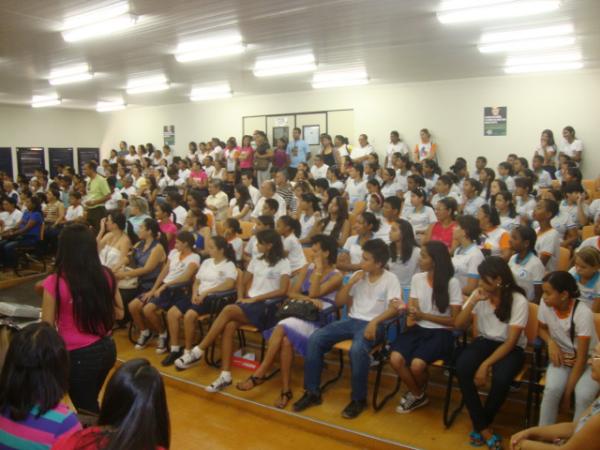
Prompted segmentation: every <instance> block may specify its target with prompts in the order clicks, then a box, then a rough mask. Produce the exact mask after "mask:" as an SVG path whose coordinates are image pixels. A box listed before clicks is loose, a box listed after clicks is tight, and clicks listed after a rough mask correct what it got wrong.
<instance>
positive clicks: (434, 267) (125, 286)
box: [0, 127, 600, 449]
mask: <svg viewBox="0 0 600 450" xmlns="http://www.w3.org/2000/svg"><path fill="white" fill-rule="evenodd" d="M358 141H359V143H358V145H356V146H355V147H354V148H351V147H350V146H348V144H347V139H346V138H344V137H342V136H336V137H335V139H332V138H331V137H330V136H329V135H326V134H324V135H322V136H321V149H320V152H318V154H316V155H311V154H310V151H309V146H308V145H306V142H304V141H303V140H302V139H301V135H300V130H299V129H295V130H294V133H293V139H292V140H290V142H287V141H286V140H284V139H281V140H279V141H278V142H277V143H275V146H274V148H271V146H270V145H269V143H268V140H267V137H266V135H265V133H263V132H261V131H257V132H255V134H254V136H244V137H243V139H242V145H241V146H238V145H237V141H236V139H235V138H229V139H228V140H227V142H226V143H224V142H222V141H221V140H220V139H217V138H214V139H212V140H211V141H210V142H208V143H200V145H197V144H196V143H195V142H191V143H190V145H189V153H188V154H187V155H185V157H180V156H174V155H172V153H171V150H170V148H169V147H168V146H165V147H164V148H163V150H162V151H160V150H158V149H155V148H154V147H153V146H152V145H151V144H147V145H139V146H138V147H137V148H135V147H134V146H129V147H127V144H126V143H125V142H121V143H120V149H119V150H113V151H112V152H111V155H110V158H109V159H106V160H103V161H102V162H101V165H99V166H97V165H96V164H95V163H93V162H92V163H88V164H86V166H85V173H84V174H83V175H82V176H78V175H75V174H74V173H73V171H72V169H71V168H68V167H65V168H63V170H61V171H59V175H58V176H57V177H56V178H55V179H54V180H52V181H49V180H47V174H46V173H45V171H43V170H41V169H40V170H38V171H37V172H36V174H35V177H34V178H33V179H31V180H27V179H25V178H24V177H19V179H18V180H17V183H13V182H12V180H7V179H6V177H4V180H3V181H4V182H3V183H2V186H3V194H2V195H3V202H2V204H3V207H2V209H3V211H2V212H1V213H0V226H2V227H3V229H2V234H1V236H2V240H0V262H1V263H2V264H3V265H4V266H7V267H11V266H14V264H16V263H18V261H17V258H16V252H17V251H18V249H19V246H21V245H26V244H30V243H31V242H32V241H35V240H36V239H37V240H39V239H41V238H42V235H41V228H42V227H44V230H45V233H44V235H43V239H44V244H45V245H47V248H48V250H49V251H50V252H53V251H54V249H57V253H56V260H55V273H54V274H53V275H51V276H49V277H48V278H47V279H46V280H45V281H44V283H43V284H42V285H41V287H40V289H41V290H42V291H43V296H44V300H43V320H44V321H45V322H47V323H49V324H51V325H52V326H54V327H56V328H57V329H58V332H59V334H60V337H61V338H62V339H63V340H64V342H65V348H66V352H68V356H69V359H70V364H69V367H70V371H69V375H68V377H69V384H68V386H69V388H68V389H69V394H70V397H71V399H72V401H73V403H74V405H75V407H76V408H77V409H78V410H84V411H89V412H92V413H97V412H98V411H100V417H102V409H101V408H99V406H98V402H97V398H98V392H99V390H100V387H101V386H102V382H103V381H104V379H105V377H106V375H107V373H108V371H109V370H110V368H111V367H112V365H113V364H114V360H115V354H116V350H115V346H114V342H113V340H112V338H111V333H110V331H111V330H112V327H113V325H114V323H115V322H118V323H119V324H123V323H125V322H127V321H129V320H132V321H133V323H134V324H135V329H136V330H137V331H138V332H139V334H138V335H137V336H136V337H137V342H136V344H135V348H136V349H143V348H145V347H147V346H148V345H149V344H150V343H151V342H152V341H153V339H154V338H156V352H157V353H158V354H164V355H165V356H164V359H163V360H162V365H164V366H170V365H174V366H175V368H176V369H177V370H187V369H189V368H191V367H192V366H195V365H198V364H199V363H200V362H201V361H202V359H203V358H204V357H205V355H206V354H207V351H208V350H209V348H210V347H211V346H212V345H214V344H215V343H216V342H217V340H218V339H219V337H220V354H221V371H220V373H219V375H218V376H217V378H216V379H215V380H214V381H213V382H212V383H211V384H210V385H209V386H207V388H206V389H207V391H209V392H217V391H220V390H223V389H225V388H227V387H228V386H230V385H231V384H232V383H233V379H232V374H231V370H230V368H231V364H232V356H233V352H234V338H235V336H236V333H237V331H238V330H239V328H240V327H241V326H244V325H252V326H255V327H256V328H258V329H259V330H260V331H261V332H262V333H263V334H264V336H265V338H266V339H268V344H267V352H266V354H265V357H264V359H263V361H262V363H261V365H260V366H259V367H258V368H257V369H256V371H255V372H254V373H253V374H252V375H251V376H249V377H248V378H247V379H246V380H242V381H240V382H239V383H237V384H236V388H237V389H240V390H244V391H246V390H250V389H253V388H254V387H256V386H258V385H260V384H262V383H264V382H266V381H267V379H268V373H269V371H270V369H271V367H272V366H273V364H274V363H275V361H276V359H277V358H279V367H280V368H281V384H282V386H281V393H280V394H279V395H278V397H277V399H276V400H275V405H276V406H277V407H279V408H285V407H287V405H288V403H289V402H290V401H291V400H292V399H293V396H294V394H293V393H292V391H291V373H292V371H291V368H292V364H293V361H294V355H295V354H299V355H301V356H302V357H303V358H304V393H303V395H302V396H301V397H300V398H299V399H298V400H296V401H295V402H294V404H293V409H294V411H297V412H299V411H303V410H304V409H306V408H308V407H311V406H313V405H317V404H320V403H321V402H322V401H323V399H322V395H321V372H322V369H323V364H324V356H325V354H326V353H328V352H329V351H330V350H331V349H332V347H333V346H334V345H335V344H336V343H338V342H341V341H344V340H351V341H352V345H351V347H350V350H349V359H350V361H351V370H352V376H351V384H352V390H351V398H350V402H349V403H348V405H347V406H346V407H345V408H344V410H343V411H342V416H343V417H345V418H355V417H357V416H358V415H359V414H360V413H361V412H362V411H363V410H364V409H365V408H366V406H367V401H366V399H367V390H368V372H369V368H370V365H371V352H372V351H373V349H374V348H375V347H377V346H378V345H379V344H381V343H382V342H383V341H384V340H385V339H386V333H385V324H386V323H388V322H389V321H393V320H396V319H397V318H398V317H400V316H403V315H404V316H406V318H407V320H406V325H407V326H406V328H405V330H403V331H402V332H401V333H400V334H398V336H397V337H396V338H395V340H394V342H391V349H392V352H391V355H390V363H391V366H392V368H393V369H394V370H395V371H396V373H397V374H398V376H399V377H400V379H401V380H402V382H403V383H404V385H405V386H406V392H405V393H404V395H403V396H402V398H401V399H400V402H399V404H398V407H397V408H396V411H397V412H398V413H401V414H406V413H410V412H412V411H414V410H415V409H417V408H420V407H423V406H425V405H426V404H427V403H428V397H427V384H428V366H429V365H430V364H431V363H433V362H435V361H438V360H445V361H451V360H452V359H453V357H454V356H455V332H456V331H457V330H461V329H466V328H469V327H472V328H473V329H474V330H475V333H474V337H473V339H471V340H470V342H469V343H468V344H467V345H466V347H465V348H464V349H462V351H461V352H460V354H459V355H458V359H457V360H456V367H457V376H458V379H459V384H460V389H461V391H462V395H463V398H464V400H465V404H466V407H467V409H468V411H469V414H470V417H471V421H472V424H473V432H472V433H471V434H470V437H469V439H470V442H471V444H473V445H475V446H487V447H489V448H493V449H496V448H501V446H502V443H501V438H500V436H499V435H498V434H497V433H496V432H495V429H494V420H495V417H496V414H497V412H498V411H499V410H500V408H501V407H502V405H503V403H504V401H505V399H506V397H507V395H508V393H509V390H510V386H511V383H512V382H513V380H514V378H515V376H516V375H517V374H518V373H519V372H520V370H521V368H522V367H523V363H524V350H525V348H526V346H527V344H528V342H527V337H526V336H525V334H524V330H525V328H526V325H527V324H528V323H529V321H531V320H532V318H531V317H529V315H530V311H531V308H530V305H531V304H537V305H539V309H538V310H537V311H538V312H537V316H538V317H537V320H538V321H539V323H540V326H539V331H538V333H537V334H538V336H539V338H540V339H542V340H543V341H544V342H545V343H546V344H547V348H548V355H549V360H550V363H549V366H548V370H547V376H546V385H545V391H544V396H543V402H542V406H541V412H540V428H535V429H533V430H530V431H527V432H523V433H520V434H519V435H517V436H515V438H514V440H513V442H512V443H511V445H513V447H514V448H523V449H526V448H546V447H543V445H544V444H539V443H537V442H534V441H535V440H536V439H537V440H546V438H547V437H548V436H550V435H554V434H560V436H559V437H560V438H561V439H563V440H564V441H565V445H566V446H569V445H573V444H572V442H578V440H579V439H581V437H582V436H591V435H593V433H594V432H595V430H596V429H600V416H598V417H596V413H597V412H598V411H600V408H599V407H598V406H597V403H598V400H596V397H597V395H598V392H599V390H600V385H598V381H597V380H598V378H599V376H600V375H598V373H596V372H597V370H598V369H599V368H598V367H596V365H597V363H596V358H597V357H596V355H595V353H594V351H597V350H598V348H596V344H597V341H598V340H597V331H596V328H595V323H594V313H600V199H595V197H596V196H598V197H600V183H599V182H598V180H596V181H595V182H594V181H592V182H591V184H590V183H588V184H587V185H586V188H585V189H584V186H583V181H584V180H583V177H582V173H581V170H580V165H581V164H582V152H583V144H582V143H581V141H580V140H579V139H577V138H576V137H575V131H574V130H573V129H572V127H565V129H564V130H563V141H562V142H561V143H560V144H559V145H556V144H555V142H554V137H553V134H552V131H551V130H544V131H543V133H542V135H541V139H540V143H539V145H537V146H535V147H536V148H535V151H534V153H533V157H532V158H531V161H530V160H529V159H528V158H524V157H519V156H517V155H514V154H511V155H508V157H507V160H506V161H504V162H502V163H500V164H499V166H498V167H497V170H494V169H493V168H490V167H488V166H487V159H486V158H485V157H484V156H480V157H478V158H477V160H476V162H475V166H474V167H473V168H470V167H469V165H468V162H467V161H466V160H465V159H464V158H457V159H456V161H455V163H454V164H453V165H452V167H451V168H450V170H449V171H447V172H442V170H441V168H440V167H439V165H438V164H437V152H438V148H437V145H436V144H435V143H433V142H432V139H431V135H430V133H429V131H428V130H426V129H423V130H421V143H420V144H418V145H417V146H416V147H415V149H414V151H413V152H411V151H410V150H409V148H408V146H407V145H406V144H405V143H404V142H403V141H402V140H401V139H400V137H399V134H398V133H397V132H395V131H394V132H392V133H391V134H390V143H389V145H388V146H387V149H386V153H385V158H384V159H383V161H382V162H380V158H379V154H378V153H377V152H376V151H375V150H374V148H373V147H372V146H371V145H370V144H369V142H368V138H367V136H366V135H361V136H360V138H359V140H358ZM67 205H68V206H67ZM17 211H18V213H17ZM19 214H21V216H19ZM588 224H593V233H592V234H593V236H592V237H588V238H586V239H583V228H584V227H585V226H587V225H588ZM90 229H91V230H93V234H92V232H91V231H90ZM250 231H251V232H250ZM243 238H245V239H243ZM230 290H236V291H237V301H236V302H235V303H232V304H229V305H227V306H225V307H224V308H223V309H222V310H221V311H220V312H219V314H218V315H217V316H216V318H215V320H214V321H213V322H212V324H211V326H210V329H209V331H208V332H207V333H206V335H205V336H204V337H203V339H202V340H201V341H200V342H199V343H198V344H195V335H196V328H197V320H198V317H199V316H202V315H205V314H207V313H208V312H209V311H211V310H212V308H213V306H214V305H213V302H212V301H211V296H212V295H213V294H215V293H220V292H224V291H230ZM281 298H287V299H289V300H288V301H290V300H292V301H296V302H300V303H304V304H305V305H308V306H305V307H304V311H305V312H304V313H302V314H301V313H296V315H295V316H294V315H292V316H288V317H282V316H281V315H280V314H279V312H280V311H281V310H282V309H284V308H283V307H282V308H279V309H278V305H280V304H281V302H276V301H273V300H274V299H281ZM84 299H85V301H84ZM288 305H289V303H284V306H288ZM342 309H343V310H345V311H346V314H343V315H342V318H341V319H340V318H338V317H339V316H338V314H337V313H336V312H337V311H338V310H342ZM315 311H317V312H318V311H321V314H320V318H319V320H315V319H314V318H312V319H310V320H308V319H307V318H308V317H309V315H310V314H311V313H314V312H315ZM163 313H164V314H163ZM311 317H312V316H311ZM165 319H166V320H165ZM180 323H183V336H180ZM181 337H183V345H182V341H181ZM588 358H591V360H592V362H593V363H592V364H591V365H590V364H588ZM202 370H205V369H202ZM489 374H491V375H492V376H491V389H490V390H489V393H488V395H487V397H486V399H485V401H484V402H482V399H481V398H480V395H479V393H478V389H479V388H480V387H481V386H484V385H486V383H487V381H488V378H489ZM63 391H64V388H63ZM573 398H574V400H575V402H574V405H575V409H574V412H573V414H572V417H573V421H574V422H573V423H574V424H576V423H577V420H580V422H579V425H572V424H569V425H568V426H567V425H564V426H563V427H562V428H558V425H552V424H554V422H555V421H556V418H557V415H558V412H559V410H561V411H564V412H567V411H569V410H570V408H571V406H572V405H571V403H572V400H573ZM2 401H3V399H2V397H1V396H0V406H3V407H4V408H6V407H7V406H8V405H9V403H6V402H7V400H4V401H5V403H2ZM105 402H106V396H105ZM28 406H31V404H28ZM54 406H55V405H46V411H48V410H49V408H50V407H54ZM590 407H591V410H590ZM3 414H4V416H5V417H8V418H9V420H17V421H18V420H22V417H23V414H22V410H21V414H17V415H13V414H12V413H11V412H10V411H9V410H4V411H3ZM37 417H39V415H38V416H37ZM163 419H164V418H163ZM104 423H107V422H104ZM567 431H568V433H567ZM106 437H107V439H108V438H109V437H110V436H109V435H106ZM154 442H155V445H156V446H163V447H167V446H168V433H167V435H166V441H165V439H164V436H162V437H161V439H160V440H155V441H154ZM165 442H166V444H165ZM538 444H539V445H542V446H538ZM566 446H565V448H577V447H566ZM65 448H67V447H65Z"/></svg>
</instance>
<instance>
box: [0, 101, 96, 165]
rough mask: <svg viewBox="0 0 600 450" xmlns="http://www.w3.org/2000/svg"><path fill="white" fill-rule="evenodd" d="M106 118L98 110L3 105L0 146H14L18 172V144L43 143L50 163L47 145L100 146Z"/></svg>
mask: <svg viewBox="0 0 600 450" xmlns="http://www.w3.org/2000/svg"><path fill="white" fill-rule="evenodd" d="M107 119H108V118H107V117H105V116H101V115H100V114H98V113H97V112H96V111H82V110H75V109H60V108H38V109H33V108H31V107H28V106H6V105H0V147H12V148H13V149H12V152H13V172H14V173H15V174H16V173H17V158H16V148H17V147H44V148H45V153H46V167H47V166H48V147H73V148H74V149H75V148H77V147H98V146H99V144H100V143H101V142H102V141H103V138H104V135H105V128H106V121H107ZM74 153H76V151H75V150H74ZM75 158H76V156H75Z"/></svg>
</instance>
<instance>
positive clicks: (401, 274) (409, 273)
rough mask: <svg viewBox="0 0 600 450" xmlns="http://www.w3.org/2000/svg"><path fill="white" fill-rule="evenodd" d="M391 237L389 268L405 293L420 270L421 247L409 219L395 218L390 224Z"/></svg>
mask: <svg viewBox="0 0 600 450" xmlns="http://www.w3.org/2000/svg"><path fill="white" fill-rule="evenodd" d="M389 238H390V244H389V247H390V261H389V263H388V269H389V271H390V272H392V273H393V274H394V275H396V278H398V281H399V282H400V287H402V291H403V292H402V293H403V295H404V290H405V289H409V288H410V282H411V280H412V277H413V275H414V274H415V273H417V271H418V270H419V262H420V260H421V249H420V248H419V244H417V241H416V239H415V233H414V231H413V229H412V225H411V224H410V222H409V221H408V220H404V219H396V220H394V221H393V222H392V224H391V226H390V237H389ZM406 299H408V297H406V298H405V300H406Z"/></svg>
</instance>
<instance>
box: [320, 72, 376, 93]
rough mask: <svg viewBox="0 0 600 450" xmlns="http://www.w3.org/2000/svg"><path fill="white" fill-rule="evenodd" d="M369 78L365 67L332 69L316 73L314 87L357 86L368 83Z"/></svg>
mask: <svg viewBox="0 0 600 450" xmlns="http://www.w3.org/2000/svg"><path fill="white" fill-rule="evenodd" d="M368 82H369V78H368V75H367V72H366V71H365V70H364V69H355V70H346V71H332V72H320V73H315V75H314V76H313V80H312V87H313V88H314V89H321V88H330V87H340V86H357V85H361V84H367V83H368Z"/></svg>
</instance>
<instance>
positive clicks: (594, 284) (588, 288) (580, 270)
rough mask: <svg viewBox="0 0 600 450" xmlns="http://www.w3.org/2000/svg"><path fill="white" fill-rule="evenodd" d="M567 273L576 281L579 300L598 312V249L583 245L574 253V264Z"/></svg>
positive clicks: (599, 306) (599, 294)
mask: <svg viewBox="0 0 600 450" xmlns="http://www.w3.org/2000/svg"><path fill="white" fill-rule="evenodd" d="M569 273H570V274H571V275H572V276H573V278H575V280H576V281H577V286H578V287H579V292H580V294H581V295H580V296H579V300H580V301H581V302H583V303H585V304H586V305H587V306H588V308H590V309H591V310H592V311H593V312H595V313H600V250H598V249H597V248H595V247H584V248H582V249H580V250H577V252H576V253H575V266H574V267H571V269H570V270H569Z"/></svg>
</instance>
